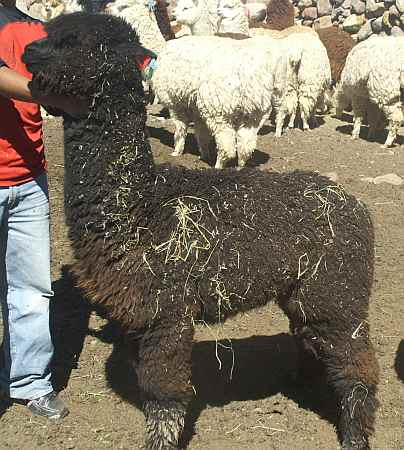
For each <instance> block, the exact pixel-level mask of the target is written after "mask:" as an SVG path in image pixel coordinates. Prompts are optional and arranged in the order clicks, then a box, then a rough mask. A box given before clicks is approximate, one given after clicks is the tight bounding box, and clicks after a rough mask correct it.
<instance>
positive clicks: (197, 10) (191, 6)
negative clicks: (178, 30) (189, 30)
mask: <svg viewBox="0 0 404 450" xmlns="http://www.w3.org/2000/svg"><path fill="white" fill-rule="evenodd" d="M173 13H174V16H175V20H176V21H177V22H178V23H182V24H184V25H188V26H192V25H194V24H195V23H196V22H198V20H199V19H200V18H201V14H202V10H201V7H200V6H199V5H198V1H197V0H179V1H178V2H177V6H176V7H175V9H174V11H173Z"/></svg>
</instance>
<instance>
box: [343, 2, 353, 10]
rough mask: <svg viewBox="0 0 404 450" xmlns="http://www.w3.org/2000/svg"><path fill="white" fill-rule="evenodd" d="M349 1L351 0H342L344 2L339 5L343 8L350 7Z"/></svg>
mask: <svg viewBox="0 0 404 450" xmlns="http://www.w3.org/2000/svg"><path fill="white" fill-rule="evenodd" d="M351 3H352V1H351V0H344V3H343V4H342V5H341V7H342V8H344V9H349V10H350V9H351Z"/></svg>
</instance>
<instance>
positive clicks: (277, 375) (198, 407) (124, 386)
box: [98, 333, 336, 446]
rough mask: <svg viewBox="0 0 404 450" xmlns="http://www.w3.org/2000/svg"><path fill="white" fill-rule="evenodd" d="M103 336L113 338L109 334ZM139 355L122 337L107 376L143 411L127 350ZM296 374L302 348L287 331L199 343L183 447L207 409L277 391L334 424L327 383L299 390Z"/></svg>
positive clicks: (195, 353)
mask: <svg viewBox="0 0 404 450" xmlns="http://www.w3.org/2000/svg"><path fill="white" fill-rule="evenodd" d="M107 334H108V333H107ZM98 337H100V338H103V339H105V338H106V339H110V337H108V336H106V335H104V337H102V336H98ZM136 351H137V350H136V342H135V341H134V340H132V343H131V345H130V347H128V345H127V343H126V344H125V343H124V339H122V337H121V338H119V339H118V340H117V341H115V342H114V347H113V352H112V354H111V355H110V357H109V359H108V361H107V364H106V374H107V379H108V383H109V385H110V387H111V388H112V389H113V390H114V391H115V392H116V393H117V394H118V395H119V396H121V397H122V398H123V399H124V400H126V401H127V402H129V403H131V404H132V405H134V406H136V407H138V408H140V407H141V399H140V392H139V389H138V387H137V381H136V373H135V370H134V367H133V365H131V364H130V363H129V361H128V352H131V353H132V356H133V355H134V354H135V353H136ZM134 359H135V358H134ZM296 370H297V349H296V346H295V342H294V339H293V338H292V337H291V336H290V335H289V334H286V333H280V334H278V335H275V336H251V337H249V338H242V339H231V340H221V341H217V342H216V341H203V342H197V343H195V344H194V347H193V352H192V383H193V386H194V388H195V393H196V395H195V398H194V400H193V402H192V403H191V405H190V407H189V410H188V414H187V418H186V424H185V429H184V432H183V435H182V442H181V445H182V446H186V445H187V444H188V443H189V441H190V440H191V439H192V436H193V435H194V433H195V430H194V425H195V423H196V421H197V419H198V417H199V415H200V414H201V412H202V411H203V410H204V409H205V408H206V407H207V406H208V405H211V406H224V405H226V404H228V403H230V402H232V401H251V400H258V399H263V398H269V397H271V396H273V395H275V394H277V393H282V394H283V395H285V396H286V397H287V398H290V399H292V400H293V401H295V402H296V403H297V404H298V405H299V406H300V407H302V408H305V409H308V410H311V411H313V412H315V413H317V414H318V415H319V416H320V417H322V418H324V419H326V420H328V421H329V422H330V423H332V424H334V425H335V424H336V405H335V400H334V397H333V393H332V392H331V391H330V389H329V388H328V386H327V385H326V383H325V380H324V379H322V378H320V379H319V378H316V383H315V385H314V384H311V383H310V382H309V383H308V384H307V385H304V386H300V385H299V386H297V385H296V384H295V381H294V375H295V374H296Z"/></svg>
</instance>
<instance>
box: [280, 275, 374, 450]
mask: <svg viewBox="0 0 404 450" xmlns="http://www.w3.org/2000/svg"><path fill="white" fill-rule="evenodd" d="M316 270H317V269H316ZM320 270H321V269H320ZM363 270H364V271H365V270H366V269H365V268H363ZM341 273H342V272H341ZM317 276H318V278H315V277H314V278H312V279H310V280H306V284H305V285H304V286H303V287H302V286H300V287H299V288H298V289H296V290H295V291H294V292H292V295H290V296H286V300H285V299H281V300H280V301H279V305H280V306H281V308H282V309H283V310H284V311H285V313H286V314H287V315H288V317H289V319H290V321H291V324H294V325H292V327H293V332H294V334H295V335H297V336H300V337H301V338H302V341H303V344H304V346H305V347H306V350H308V351H309V352H310V353H311V354H312V355H313V356H314V357H315V358H316V359H318V360H319V362H320V363H321V364H322V365H323V367H324V370H325V374H326V377H327V380H328V383H329V385H330V386H331V387H332V388H333V390H334V391H335V393H336V396H337V400H338V404H339V405H340V411H339V421H338V425H337V428H338V433H339V437H340V440H341V442H342V449H343V450H369V443H368V441H369V437H370V436H371V434H372V432H373V428H374V420H375V411H376V408H377V406H378V402H377V400H376V390H377V383H378V380H379V367H378V363H377V360H376V357H375V352H374V349H373V347H372V345H371V343H370V339H369V326H368V322H367V317H366V310H367V296H368V293H367V291H368V289H369V288H368V287H367V283H368V281H365V280H363V290H362V289H361V287H359V285H358V283H357V281H356V280H351V279H350V274H348V273H346V274H345V275H344V279H345V282H344V284H343V292H341V291H339V288H338V286H337V285H334V286H333V288H332V292H333V294H334V295H335V297H336V298H338V299H339V303H338V306H337V307H335V306H334V305H333V304H332V302H330V301H329V300H328V298H323V297H321V296H319V293H320V292H321V290H324V289H325V288H324V286H325V285H326V283H330V280H329V279H328V278H327V277H326V278H323V277H322V276H319V275H318V272H317ZM341 276H342V275H341ZM361 286H362V285H361ZM346 290H348V291H349V292H351V291H352V292H355V294H356V295H357V296H358V299H359V300H358V301H357V302H355V299H352V298H351V297H350V296H348V297H347V295H346ZM311 293H313V295H315V297H314V296H312V295H311ZM314 293H315V294H314ZM344 299H345V300H344Z"/></svg>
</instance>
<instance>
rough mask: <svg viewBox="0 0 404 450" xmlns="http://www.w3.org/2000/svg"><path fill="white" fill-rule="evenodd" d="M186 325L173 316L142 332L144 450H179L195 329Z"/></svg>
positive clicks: (190, 392) (189, 394) (140, 377)
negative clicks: (143, 333)
mask: <svg viewBox="0 0 404 450" xmlns="http://www.w3.org/2000/svg"><path fill="white" fill-rule="evenodd" d="M170 306H171V305H170ZM188 322H189V321H186V320H185V319H184V317H179V318H178V317H176V316H175V315H173V316H171V317H168V318H166V319H162V320H161V321H158V325H157V326H155V327H152V328H150V329H149V330H148V331H147V332H146V333H145V335H144V336H143V338H142V340H141V343H140V348H139V364H138V366H137V375H138V380H139V387H140V388H141V390H142V392H143V396H144V404H143V411H144V414H145V419H146V449H147V450H174V449H177V448H178V441H179V439H180V436H181V433H182V431H183V429H184V421H185V414H186V409H187V406H188V404H189V402H190V400H191V398H192V395H193V390H192V384H191V350H192V341H193V334H194V330H193V327H192V325H191V323H188Z"/></svg>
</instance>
